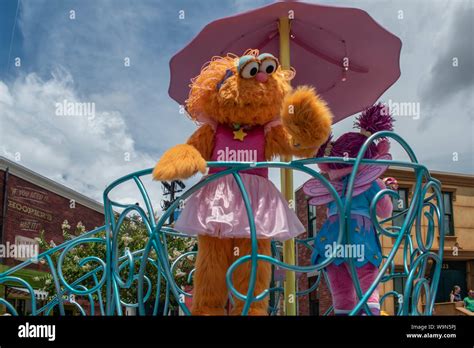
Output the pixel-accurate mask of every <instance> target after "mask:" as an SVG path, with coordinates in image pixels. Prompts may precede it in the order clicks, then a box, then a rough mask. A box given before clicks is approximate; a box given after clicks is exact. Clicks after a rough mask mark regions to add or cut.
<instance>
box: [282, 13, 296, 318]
mask: <svg viewBox="0 0 474 348" xmlns="http://www.w3.org/2000/svg"><path fill="white" fill-rule="evenodd" d="M278 32H279V34H280V35H279V36H280V64H281V67H282V68H283V69H290V67H291V65H290V19H289V18H288V17H281V18H280V19H279V26H278ZM282 161H285V162H288V161H291V156H282ZM280 176H281V191H282V194H283V196H284V197H285V198H286V200H287V201H288V202H289V203H290V204H294V198H293V172H292V170H291V169H281V170H280ZM283 261H284V262H285V263H287V264H289V265H294V264H296V263H295V240H294V239H290V240H288V241H286V242H285V243H284V245H283ZM284 295H285V315H296V276H295V272H293V271H286V280H285V285H284Z"/></svg>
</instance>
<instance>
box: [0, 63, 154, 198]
mask: <svg viewBox="0 0 474 348" xmlns="http://www.w3.org/2000/svg"><path fill="white" fill-rule="evenodd" d="M96 98H97V99H96V100H92V99H87V98H80V97H79V96H78V95H77V93H76V92H75V90H74V81H73V78H72V76H71V75H70V74H68V73H67V72H66V71H65V70H57V71H55V72H54V73H53V74H52V76H51V78H50V79H48V80H42V79H40V78H39V77H38V76H37V75H36V74H34V73H32V74H29V75H27V76H24V77H19V78H18V79H17V80H16V81H15V82H14V83H13V84H11V85H7V84H6V83H5V82H3V81H0V120H1V124H2V127H1V128H2V142H1V144H0V155H2V156H5V157H7V158H10V159H13V160H14V159H15V155H19V156H20V162H19V163H20V164H22V165H24V166H26V167H28V168H30V169H32V170H34V171H36V172H38V173H40V174H42V175H44V176H46V177H49V178H51V179H52V180H55V181H57V182H60V183H62V184H64V185H66V186H69V187H71V188H73V189H75V190H77V191H79V192H81V193H83V194H86V195H88V196H90V197H92V198H94V199H96V200H98V201H101V200H102V197H101V193H102V191H103V189H104V188H105V186H106V185H108V184H110V183H111V182H112V181H113V180H115V179H117V178H119V177H121V176H123V175H126V174H128V173H131V172H133V171H137V170H141V169H145V168H148V167H152V166H153V165H154V163H155V161H156V160H155V159H153V158H151V157H150V156H148V155H146V154H144V153H141V152H139V151H137V150H136V149H135V145H134V140H133V139H132V137H131V136H130V132H129V130H128V129H127V127H126V124H125V122H124V115H122V114H121V113H120V112H118V111H117V110H113V109H108V110H106V109H102V108H101V107H100V105H101V100H100V99H99V97H98V96H96ZM64 100H67V101H68V102H71V103H84V102H86V103H95V106H96V110H95V116H94V117H91V115H82V116H81V115H67V116H64V115H57V113H56V111H57V103H63V102H64ZM76 105H77V104H76ZM128 159H129V160H128ZM152 185H156V186H158V185H159V184H158V183H153V184H152ZM120 198H122V199H125V200H128V201H129V202H135V201H137V198H136V195H135V193H134V192H132V191H131V189H127V190H125V191H123V192H122V193H121V194H120Z"/></svg>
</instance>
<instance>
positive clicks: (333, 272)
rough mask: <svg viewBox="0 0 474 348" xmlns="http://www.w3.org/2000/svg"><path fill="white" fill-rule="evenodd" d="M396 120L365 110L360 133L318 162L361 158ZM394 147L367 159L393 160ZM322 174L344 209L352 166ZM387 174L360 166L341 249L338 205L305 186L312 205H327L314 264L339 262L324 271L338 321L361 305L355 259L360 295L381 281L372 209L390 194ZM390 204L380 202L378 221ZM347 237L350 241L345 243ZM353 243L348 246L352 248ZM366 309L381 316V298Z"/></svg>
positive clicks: (382, 110) (327, 149) (375, 149)
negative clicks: (363, 149)
mask: <svg viewBox="0 0 474 348" xmlns="http://www.w3.org/2000/svg"><path fill="white" fill-rule="evenodd" d="M392 123H393V119H392V117H391V115H390V114H389V112H388V108H387V107H386V106H385V105H383V104H377V105H374V106H372V107H370V108H368V109H367V110H365V111H364V112H363V113H362V114H361V115H360V116H359V117H358V118H357V119H356V121H355V123H354V128H358V129H359V130H360V131H359V132H348V133H345V134H343V135H342V136H340V137H339V138H338V139H337V140H335V141H333V140H332V136H331V137H330V138H329V139H328V141H327V142H326V143H325V144H324V145H323V146H321V148H320V149H319V151H318V152H317V154H316V157H325V156H328V157H331V156H336V157H350V158H355V157H357V155H358V153H359V151H360V149H361V147H362V146H363V144H364V142H365V141H366V140H367V138H368V137H369V136H371V135H372V134H373V133H375V132H378V131H388V130H392V129H393V126H392ZM389 149H390V143H389V141H388V140H387V139H386V138H381V140H379V141H378V142H377V143H371V144H370V145H369V147H368V148H367V151H366V152H365V154H364V156H363V158H367V159H383V160H390V159H391V155H390V154H389ZM319 168H320V170H321V172H322V173H325V175H327V177H328V178H329V181H330V182H331V184H332V185H333V187H334V188H335V189H336V191H337V192H338V194H339V196H340V197H341V200H342V205H343V206H344V203H345V200H346V190H347V185H348V181H349V177H350V175H351V172H352V169H353V165H351V164H347V163H320V164H319ZM386 169H387V166H386V165H380V164H365V165H364V164H361V165H360V167H359V170H358V172H357V174H356V178H355V183H354V188H353V192H352V202H351V208H350V217H349V218H350V223H349V231H348V234H343V238H342V242H341V244H338V243H337V240H338V236H339V230H340V217H339V214H340V213H341V212H340V211H338V208H337V205H336V203H335V202H334V197H333V196H332V195H331V194H330V193H329V191H328V190H327V189H326V187H325V186H324V185H323V184H322V183H321V181H319V180H317V179H311V180H309V181H307V182H306V183H305V184H304V187H303V190H304V192H305V193H306V194H307V195H308V196H309V197H311V199H310V200H309V204H311V205H326V204H327V220H326V222H325V223H324V225H323V226H322V228H321V230H320V231H319V233H318V234H317V236H316V239H315V244H314V251H313V254H312V262H313V263H314V264H317V263H318V264H319V263H321V262H323V261H324V260H326V259H327V258H328V257H331V256H335V258H334V259H333V262H332V263H330V265H329V266H327V267H326V271H327V275H328V279H329V283H330V289H331V293H332V300H333V306H334V312H335V314H336V315H347V314H348V313H350V312H351V310H352V309H353V308H354V307H355V306H356V304H357V303H358V297H357V294H356V289H355V287H354V284H353V281H352V277H351V272H350V267H349V263H348V261H349V258H353V261H354V264H355V267H356V271H357V276H358V278H359V282H360V286H361V290H362V292H363V293H364V294H365V292H366V291H367V290H368V288H369V287H370V286H371V285H372V283H373V281H374V279H375V278H376V276H377V273H378V269H379V266H380V264H381V262H382V252H381V246H380V242H379V240H378V237H377V233H376V230H375V227H374V223H373V221H372V220H371V215H370V211H369V209H370V204H371V202H372V200H373V199H374V197H375V195H376V194H377V193H378V192H379V191H380V190H382V189H385V188H386V185H385V184H384V182H383V181H382V180H381V179H380V178H379V177H380V176H381V175H382V174H383V173H384V172H385V170H386ZM392 209H393V208H392V201H391V198H390V197H389V195H387V194H385V195H383V196H382V198H381V199H380V200H379V201H378V202H377V205H376V214H377V216H379V217H380V218H386V217H389V216H390V215H391V213H392ZM347 236H349V240H347ZM349 243H350V244H349ZM367 305H368V307H369V309H370V311H371V312H372V314H374V315H379V314H380V304H379V293H378V290H377V289H375V290H374V292H373V293H372V294H371V295H370V297H369V299H368V301H367Z"/></svg>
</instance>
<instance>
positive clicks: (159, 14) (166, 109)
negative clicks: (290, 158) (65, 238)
mask: <svg viewBox="0 0 474 348" xmlns="http://www.w3.org/2000/svg"><path fill="white" fill-rule="evenodd" d="M271 2H273V1H272V0H268V1H263V0H262V1H259V0H251V1H250V0H201V1H195V0H173V1H169V0H133V1H132V0H113V1H112V0H18V1H17V0H0V132H1V133H0V156H5V157H7V158H10V159H12V160H16V161H19V163H20V164H22V165H24V166H26V167H28V168H31V169H33V170H34V171H37V172H38V173H40V174H42V175H45V176H47V177H49V178H51V179H53V180H55V181H58V182H61V183H63V184H65V185H66V186H69V187H71V188H73V189H75V190H78V191H79V192H82V193H84V194H86V195H88V196H90V197H93V198H95V199H97V200H99V201H100V200H101V194H102V190H103V189H104V187H105V186H106V185H107V184H108V183H110V182H111V181H113V180H114V179H116V178H118V177H120V176H123V175H125V174H128V173H130V172H132V171H135V170H139V169H144V168H149V167H152V166H153V165H154V164H155V162H156V161H157V160H158V158H159V157H160V156H161V154H162V153H163V152H164V151H165V150H166V149H167V148H168V147H170V146H172V145H175V144H177V143H181V142H183V141H185V139H186V138H187V136H189V135H190V134H191V133H192V132H193V130H194V129H195V125H194V124H193V123H192V122H191V121H190V120H189V119H187V118H186V117H184V116H183V115H182V114H180V113H179V108H178V105H177V104H176V103H175V102H174V101H173V100H172V99H171V98H170V97H169V96H168V94H167V90H168V83H169V68H168V62H169V60H170V58H171V57H172V56H173V55H174V54H175V53H176V52H177V51H178V50H179V49H181V48H182V47H183V46H185V45H186V44H187V43H188V42H189V41H190V40H191V39H192V38H193V37H194V36H195V35H197V33H199V31H200V30H201V29H202V28H203V27H204V26H205V25H206V24H207V23H208V22H210V21H212V20H215V19H218V18H220V17H225V16H229V15H232V14H235V13H238V12H240V11H245V10H249V9H252V8H256V7H259V6H262V5H265V4H269V3H271ZM318 2H319V3H330V4H333V5H340V6H349V7H359V8H362V9H364V10H366V11H367V12H368V13H369V14H370V15H371V16H372V17H373V18H375V19H376V20H377V21H378V22H379V23H380V24H382V25H383V26H384V27H385V28H387V29H388V30H389V31H391V32H392V33H394V34H395V35H397V36H398V37H400V39H401V40H402V42H403V47H402V56H401V71H402V75H401V78H400V79H399V80H398V81H397V83H396V84H395V85H393V86H392V87H391V88H390V89H389V90H388V91H387V92H386V93H385V94H384V95H383V96H382V97H381V100H382V101H385V102H387V101H393V102H398V103H401V102H409V103H416V104H414V105H418V106H419V115H412V116H408V117H407V116H403V117H402V116H400V117H397V118H396V119H397V122H396V131H397V132H398V133H399V134H400V135H401V136H402V137H404V138H405V139H406V140H407V141H408V142H409V143H410V145H411V146H412V148H413V149H414V151H415V152H416V154H417V156H418V159H419V161H420V162H422V163H424V164H425V165H427V166H428V167H429V168H430V169H433V170H441V171H448V172H458V173H470V174H472V173H474V148H473V134H474V121H473V111H472V110H473V107H474V105H473V100H474V96H473V83H474V81H473V79H474V74H473V71H474V62H473V52H474V47H473V42H474V41H473V39H472V38H473V27H472V26H473V24H472V23H473V21H474V18H473V1H470V0H454V1H448V0H417V1H413V0H411V1H409V0H407V1H405V0H400V1H393V0H391V1H388V0H387V1H384V0H380V1H376V0H370V1H367V0H366V1H350V0H346V1H335V0H332V1H323V0H321V1H318ZM71 11H74V12H71ZM180 11H184V14H185V16H184V19H183V18H180V14H183V12H180ZM72 16H75V18H71V17H72ZM128 63H129V64H128ZM203 63H204V62H203ZM64 100H67V101H72V102H79V103H82V102H86V103H94V105H95V117H64V116H60V115H58V113H57V111H58V110H57V103H58V102H61V101H64ZM90 105H92V104H90ZM418 116H419V117H418ZM352 122H353V118H348V119H346V120H344V121H341V122H340V123H339V124H337V125H335V127H334V132H335V134H336V135H337V134H341V133H342V132H344V131H347V130H349V129H350V127H351V126H352ZM394 154H395V157H396V158H399V159H404V158H406V157H404V156H403V153H402V151H400V149H397V148H395V149H394ZM272 179H274V180H275V182H276V183H277V184H278V173H277V172H273V173H272ZM303 180H304V178H303V177H301V176H299V175H297V176H296V180H295V187H297V186H298V185H300V184H301V183H302V182H303ZM154 185H155V186H154V187H155V188H157V187H159V185H158V184H154ZM121 195H122V196H121V198H123V199H124V200H128V201H134V200H135V199H136V198H134V193H133V192H132V191H130V190H128V191H127V190H125V191H123V193H121Z"/></svg>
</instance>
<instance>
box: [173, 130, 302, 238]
mask: <svg viewBox="0 0 474 348" xmlns="http://www.w3.org/2000/svg"><path fill="white" fill-rule="evenodd" d="M276 124H278V123H277V122H273V121H272V122H270V123H268V124H267V125H265V126H258V127H253V128H251V129H248V130H245V131H244V133H245V135H244V136H243V137H242V133H240V136H239V132H240V131H234V130H232V129H231V128H229V127H227V126H224V125H216V126H215V145H214V149H213V152H212V156H211V161H241V162H263V161H265V134H266V132H267V131H268V129H269V128H270V127H272V126H273V125H276ZM241 131H242V130H241ZM236 134H237V135H236ZM242 138H243V139H242ZM240 139H242V140H240ZM224 169H226V168H211V169H210V170H209V174H213V173H217V172H219V171H222V170H224ZM240 175H241V178H242V181H243V184H244V186H245V189H246V190H247V193H248V196H249V198H250V203H251V206H252V212H253V216H254V219H255V225H256V232H257V237H258V238H272V239H276V240H280V241H284V240H287V239H290V238H293V237H295V236H297V235H299V234H301V233H303V232H304V231H305V228H304V226H303V225H302V224H301V222H300V221H299V220H298V218H297V216H296V214H295V213H294V211H293V210H291V209H290V207H289V206H288V202H287V201H286V200H285V198H284V197H283V196H282V194H281V193H280V192H279V191H278V189H277V188H276V187H275V185H273V183H272V182H271V181H270V180H268V168H252V169H249V170H245V171H240ZM175 229H176V230H178V231H180V232H182V233H185V234H188V235H208V236H212V237H218V238H250V227H249V221H248V217H247V212H246V209H245V204H244V201H243V199H242V195H241V193H240V190H239V187H238V185H237V182H236V181H235V179H234V177H233V176H232V175H231V174H230V175H225V176H223V177H221V178H219V179H216V180H214V181H211V182H210V183H208V184H207V185H205V186H204V187H202V188H201V189H199V190H198V191H196V192H195V193H194V194H192V195H191V196H190V197H189V198H188V199H187V200H186V202H185V205H184V209H183V211H182V212H181V214H180V216H179V218H178V220H177V221H176V225H175Z"/></svg>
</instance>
